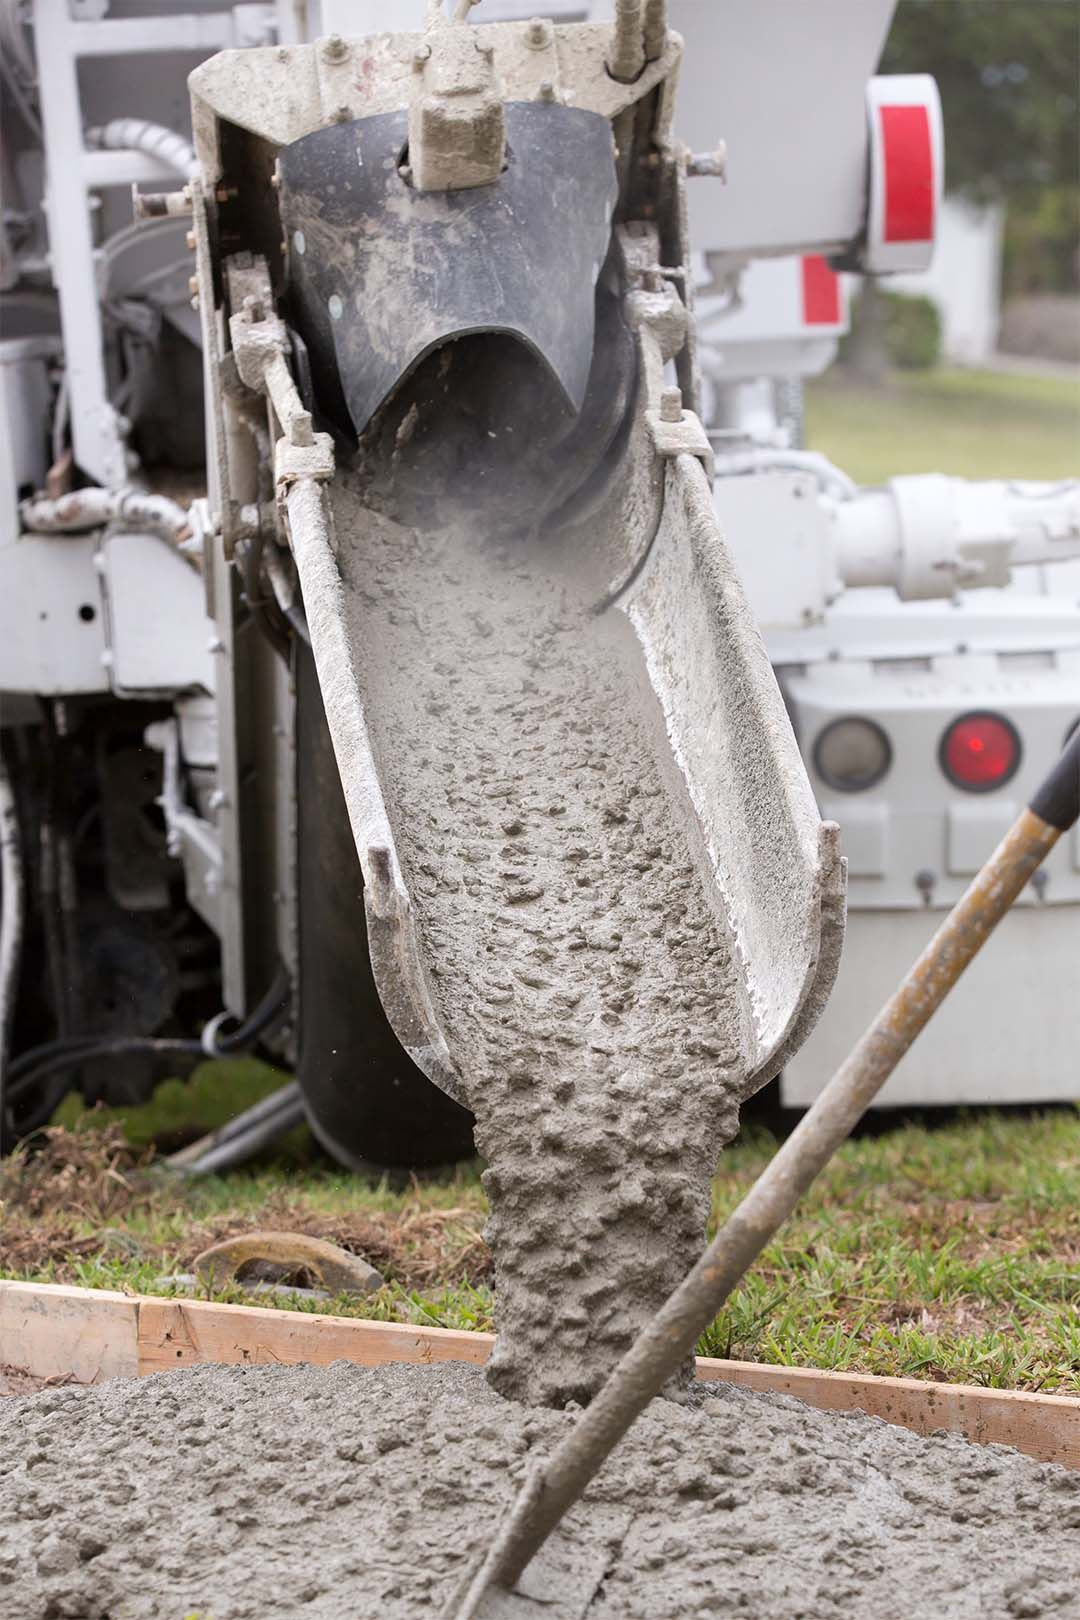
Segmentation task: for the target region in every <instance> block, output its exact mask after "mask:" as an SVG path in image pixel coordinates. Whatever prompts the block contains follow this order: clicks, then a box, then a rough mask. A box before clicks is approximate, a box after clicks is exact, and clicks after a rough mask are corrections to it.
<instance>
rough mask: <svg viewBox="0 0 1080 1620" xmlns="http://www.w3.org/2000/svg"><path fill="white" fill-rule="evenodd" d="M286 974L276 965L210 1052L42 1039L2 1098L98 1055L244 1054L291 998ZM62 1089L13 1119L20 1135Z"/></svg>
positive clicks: (147, 1040) (155, 1044) (113, 1039)
mask: <svg viewBox="0 0 1080 1620" xmlns="http://www.w3.org/2000/svg"><path fill="white" fill-rule="evenodd" d="M291 989H292V987H291V982H290V979H289V974H288V971H287V970H286V969H285V968H284V967H279V968H278V971H277V972H276V973H275V975H274V978H273V981H272V982H271V985H270V988H269V989H268V990H267V992H266V994H265V995H264V996H263V998H262V1000H261V1001H260V1002H259V1003H258V1005H257V1006H256V1007H255V1010H254V1011H253V1012H252V1014H251V1016H250V1018H246V1019H244V1020H243V1022H242V1023H240V1024H239V1025H238V1026H237V1028H236V1029H234V1030H233V1031H231V1033H230V1034H228V1035H220V1036H215V1039H214V1042H213V1049H212V1050H210V1051H208V1050H207V1048H206V1047H205V1046H204V1045H203V1043H202V1041H197V1040H177V1039H171V1038H165V1037H155V1036H151V1035H114V1036H108V1035H104V1036H89V1035H82V1036H79V1035H71V1036H67V1037H66V1038H65V1039H63V1040H56V1041H47V1042H45V1043H44V1044H42V1045H41V1046H34V1047H31V1048H30V1050H29V1051H27V1052H23V1053H22V1055H21V1056H20V1057H18V1058H16V1060H15V1062H14V1063H13V1064H12V1065H11V1070H10V1083H9V1086H8V1098H9V1100H10V1101H11V1102H14V1101H15V1100H16V1099H17V1098H18V1097H20V1096H22V1095H24V1094H25V1093H26V1092H28V1091H29V1090H31V1089H32V1087H33V1086H35V1085H39V1084H40V1083H41V1082H42V1081H43V1080H47V1079H49V1077H50V1076H52V1075H66V1074H67V1073H68V1072H69V1071H70V1070H71V1069H74V1068H79V1067H81V1066H82V1064H84V1063H88V1062H90V1061H91V1060H92V1059H94V1058H102V1057H133V1056H148V1057H193V1058H211V1057H231V1056H233V1055H234V1054H235V1053H238V1052H244V1051H248V1050H250V1048H251V1047H253V1046H254V1045H255V1043H256V1042H257V1041H258V1039H259V1037H260V1036H262V1035H264V1034H266V1032H267V1031H268V1030H269V1029H270V1028H271V1027H272V1026H273V1024H274V1023H276V1022H277V1020H278V1019H279V1018H280V1017H281V1015H282V1014H283V1013H284V1012H285V1011H286V1010H287V1008H288V1006H289V1001H290V997H291ZM67 1091H68V1083H67V1080H66V1079H65V1080H64V1081H63V1084H62V1085H61V1084H58V1083H54V1084H53V1085H51V1086H49V1087H48V1089H47V1090H46V1093H45V1095H44V1096H43V1097H42V1098H41V1100H40V1102H39V1103H38V1106H37V1107H36V1108H35V1109H34V1110H33V1113H32V1114H31V1115H30V1116H29V1117H28V1118H25V1119H20V1121H19V1131H20V1134H23V1135H25V1134H27V1133H28V1132H30V1131H36V1130H40V1128H41V1127H42V1126H43V1125H45V1124H46V1123H47V1122H48V1120H49V1119H50V1118H51V1117H52V1115H53V1113H54V1111H55V1110H56V1108H57V1106H58V1105H59V1104H60V1103H61V1102H62V1101H63V1099H64V1097H65V1096H66V1094H67Z"/></svg>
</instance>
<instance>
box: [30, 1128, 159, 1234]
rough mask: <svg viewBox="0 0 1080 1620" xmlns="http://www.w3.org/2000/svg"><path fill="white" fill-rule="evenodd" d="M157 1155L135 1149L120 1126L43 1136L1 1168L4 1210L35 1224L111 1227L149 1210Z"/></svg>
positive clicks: (52, 1132) (50, 1132)
mask: <svg viewBox="0 0 1080 1620" xmlns="http://www.w3.org/2000/svg"><path fill="white" fill-rule="evenodd" d="M152 1156H153V1153H152V1150H147V1151H144V1152H140V1151H139V1150H138V1149H136V1148H134V1147H132V1145H131V1143H130V1142H129V1141H128V1140H127V1138H126V1136H125V1135H124V1131H123V1127H122V1126H121V1125H119V1124H112V1125H106V1126H103V1127H100V1128H96V1127H93V1126H89V1125H88V1126H86V1127H85V1128H84V1129H82V1130H74V1131H71V1130H68V1129H67V1128H66V1127H64V1126H62V1125H56V1126H52V1127H50V1128H49V1129H48V1130H46V1131H42V1132H41V1133H40V1134H39V1135H38V1136H37V1137H36V1138H35V1139H34V1140H33V1141H32V1142H29V1143H27V1144H26V1145H25V1146H22V1147H19V1148H17V1149H16V1150H15V1152H14V1153H12V1154H11V1156H10V1157H9V1158H8V1159H6V1160H5V1161H4V1163H3V1164H2V1165H0V1207H4V1206H6V1207H7V1208H8V1209H9V1210H14V1211H18V1212H20V1213H21V1214H24V1215H28V1216H30V1217H32V1218H34V1219H36V1218H38V1217H46V1218H48V1219H49V1220H55V1219H57V1218H58V1217H61V1216H65V1215H67V1216H72V1215H74V1216H79V1217H81V1218H83V1219H85V1220H90V1221H108V1220H111V1219H113V1218H115V1217H116V1216H118V1215H121V1214H129V1213H130V1212H131V1211H132V1210H133V1209H135V1208H138V1207H140V1206H142V1205H145V1204H148V1203H149V1202H150V1199H151V1197H152V1194H153V1186H152V1183H151V1181H150V1178H149V1177H148V1176H147V1174H146V1169H147V1166H148V1165H149V1162H150V1159H151V1158H152Z"/></svg>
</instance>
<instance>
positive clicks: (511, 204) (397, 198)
mask: <svg viewBox="0 0 1080 1620" xmlns="http://www.w3.org/2000/svg"><path fill="white" fill-rule="evenodd" d="M506 125H507V136H508V149H509V160H508V163H507V167H506V168H505V170H504V171H503V173H502V175H501V176H500V178H499V179H498V180H497V181H496V182H495V183H494V184H493V185H488V186H475V187H472V188H470V189H468V190H463V191H428V192H423V191H417V190H415V189H414V188H413V187H412V186H411V185H410V184H409V181H408V179H407V178H406V177H405V176H404V175H403V173H402V169H403V167H404V166H405V165H406V163H407V151H406V141H407V134H408V115H407V113H406V112H404V111H401V112H394V113H383V114H379V115H378V116H376V117H373V118H363V119H358V120H356V121H354V122H352V123H345V124H334V125H332V126H330V127H329V128H326V129H320V130H317V131H316V132H315V133H314V134H313V135H306V136H304V138H303V139H302V140H299V141H295V142H294V143H293V144H292V145H291V146H287V147H285V148H284V149H283V150H282V152H281V155H280V173H281V214H282V221H283V224H284V227H285V231H286V234H287V237H288V244H289V280H290V292H291V296H292V300H293V318H294V320H295V322H296V324H297V326H298V328H299V330H300V332H301V334H302V336H303V338H304V340H305V342H306V343H307V345H308V347H309V349H310V350H311V356H312V367H313V372H314V375H315V377H316V378H318V377H319V375H320V371H323V372H324V373H325V369H326V368H327V367H333V368H334V370H335V371H336V373H337V375H338V377H339V379H340V383H341V388H342V392H343V394H344V398H345V402H346V404H347V406H348V410H349V414H350V416H351V418H352V422H353V426H354V427H355V428H356V431H357V432H358V433H360V432H362V431H363V429H364V427H365V426H366V425H367V423H368V422H369V421H370V419H371V417H372V416H373V415H374V414H375V412H376V411H377V410H378V408H379V406H380V405H381V404H382V403H383V401H384V400H385V399H386V398H387V397H388V396H389V395H390V394H391V393H392V392H393V390H394V388H395V387H396V386H397V385H398V383H399V382H400V381H401V379H402V378H403V377H405V376H407V375H408V373H409V372H410V371H412V370H413V369H414V368H415V367H416V366H417V365H418V364H419V363H420V361H421V360H422V359H423V358H424V356H425V355H427V354H429V353H430V352H431V351H432V349H434V348H436V347H438V346H439V345H441V344H443V343H445V342H447V341H448V340H450V339H453V338H458V337H462V336H464V335H465V334H467V333H470V332H505V333H507V334H509V335H511V336H513V337H516V338H518V339H520V340H521V342H522V343H524V344H526V345H527V347H528V348H529V349H530V350H532V351H533V352H534V353H535V354H536V355H537V356H538V358H539V359H540V360H541V361H543V363H544V364H545V365H546V366H547V367H548V369H549V370H550V372H551V373H552V375H553V377H554V378H555V379H556V381H557V382H558V384H559V387H560V388H561V390H562V392H563V394H564V396H565V399H566V402H567V405H568V406H569V408H570V409H571V410H573V411H575V412H576V411H577V410H579V409H580V407H581V403H582V400H583V398H584V394H585V386H586V383H587V381H588V376H589V365H590V361H591V358H592V347H593V311H594V301H595V300H594V292H595V287H596V281H597V278H598V276H599V273H600V267H601V265H602V263H603V261H604V258H605V255H606V253H607V248H608V240H609V235H610V229H611V215H612V211H613V209H614V206H615V199H616V193H617V186H616V178H615V156H614V141H613V137H612V130H611V125H610V123H609V121H608V120H607V119H606V118H603V117H601V116H600V115H599V114H597V113H591V112H585V111H583V110H582V109H580V108H577V107H562V106H558V105H551V104H548V103H545V102H511V103H510V104H509V105H508V106H507V108H506Z"/></svg>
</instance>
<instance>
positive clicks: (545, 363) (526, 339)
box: [346, 324, 589, 437]
mask: <svg viewBox="0 0 1080 1620" xmlns="http://www.w3.org/2000/svg"><path fill="white" fill-rule="evenodd" d="M488 335H490V336H492V337H508V338H512V339H513V340H514V342H516V343H520V344H521V346H522V348H523V349H525V350H527V352H528V353H529V354H530V355H531V356H532V358H533V359H534V360H536V361H538V362H539V364H540V366H541V367H542V368H543V370H544V372H545V373H546V375H547V376H548V377H550V379H551V381H552V382H553V383H554V384H555V386H556V388H557V389H558V391H559V398H560V400H561V403H562V404H563V405H564V406H565V407H566V409H567V411H568V412H569V415H570V416H571V417H575V416H577V415H579V414H580V411H581V407H582V405H583V404H584V402H585V394H586V391H587V389H588V383H589V379H588V377H586V379H585V382H584V384H583V386H582V388H581V390H580V393H581V398H580V399H577V400H575V398H574V395H573V393H572V392H571V390H570V388H569V386H568V385H567V383H566V382H565V380H564V379H563V378H562V377H561V376H560V375H559V372H558V370H557V368H556V367H555V365H554V364H553V363H552V361H551V360H549V359H548V357H547V355H546V354H545V353H544V352H543V350H542V349H541V348H539V347H538V345H537V344H536V343H535V342H534V341H533V339H532V338H530V336H529V334H528V333H527V332H523V331H521V330H520V329H519V328H518V327H514V326H506V325H498V326H492V325H485V324H478V325H474V326H460V327H454V328H453V330H451V331H449V332H445V333H442V334H440V335H439V336H438V337H434V338H431V339H430V341H429V342H427V343H425V344H424V346H423V348H421V349H418V350H417V351H416V354H415V355H414V356H413V357H412V359H411V360H410V361H409V362H408V364H407V365H406V366H404V368H403V369H402V371H401V372H400V373H399V375H398V377H397V378H396V380H395V381H394V382H393V383H392V384H391V385H390V387H389V388H388V389H387V390H386V392H385V394H384V395H383V396H382V398H381V399H380V400H379V402H378V404H377V405H375V406H374V407H373V409H372V410H371V412H370V414H369V415H368V417H367V419H366V420H365V421H364V422H363V423H358V422H357V421H356V419H355V417H353V419H352V420H353V426H354V427H355V429H356V433H357V437H362V436H363V434H364V433H366V432H367V430H368V428H369V427H370V426H371V424H372V422H374V420H375V418H376V417H377V416H378V414H379V412H380V411H382V410H383V409H385V407H386V406H387V405H388V404H389V403H390V401H391V400H392V399H393V397H394V395H395V394H396V393H397V392H398V390H399V389H400V388H401V386H402V384H403V383H406V382H408V380H409V378H410V377H412V376H413V375H414V374H415V373H416V372H417V371H418V370H419V369H420V367H421V366H422V365H423V363H424V361H425V360H427V359H428V358H429V356H430V355H433V354H436V353H437V352H438V351H439V349H442V348H445V346H446V345H447V344H448V343H458V342H460V341H461V339H463V338H469V337H483V336H488ZM346 402H348V396H347V395H346ZM351 415H352V411H351V408H350V416H351Z"/></svg>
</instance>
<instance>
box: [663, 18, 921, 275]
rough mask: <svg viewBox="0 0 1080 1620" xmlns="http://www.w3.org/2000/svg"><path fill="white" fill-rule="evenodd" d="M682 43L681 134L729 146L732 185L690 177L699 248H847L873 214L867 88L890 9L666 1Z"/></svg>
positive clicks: (705, 144) (697, 146) (693, 233)
mask: <svg viewBox="0 0 1080 1620" xmlns="http://www.w3.org/2000/svg"><path fill="white" fill-rule="evenodd" d="M668 11H669V16H670V20H671V26H672V27H673V28H676V29H678V31H679V33H681V34H682V36H683V38H684V40H685V41H686V54H685V56H684V58H683V63H682V67H681V69H680V72H679V98H678V105H677V109H676V133H677V134H678V135H679V137H680V139H682V140H684V141H685V142H686V143H687V145H689V146H690V147H692V148H693V149H694V150H695V151H704V150H709V149H711V148H713V147H715V145H716V143H717V140H718V139H723V140H724V141H726V142H727V149H728V163H727V184H726V185H721V184H720V183H719V182H718V181H715V180H692V181H691V182H690V185H689V187H688V194H689V199H690V237H691V241H692V242H693V244H694V246H695V248H697V249H698V250H699V251H706V252H709V251H721V250H723V251H744V250H745V251H749V250H751V249H753V250H755V251H756V253H757V254H759V255H760V254H763V253H778V252H785V251H786V252H789V253H790V252H796V251H798V250H799V249H801V248H802V247H804V246H805V247H808V248H810V247H813V246H814V245H825V244H840V243H844V242H848V241H850V240H851V239H852V238H853V237H854V236H855V235H856V234H857V233H858V232H859V231H860V229H861V227H862V223H863V215H864V212H865V206H866V159H867V116H866V85H867V81H868V80H869V79H870V78H871V76H872V75H873V73H874V70H875V69H876V67H877V64H878V59H879V57H880V55H881V50H882V46H883V45H884V43H885V36H886V34H887V32H888V27H889V22H890V19H891V16H892V12H893V0H813V3H810V0H724V3H723V4H722V5H720V4H717V3H716V0H670V5H669V8H668Z"/></svg>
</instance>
